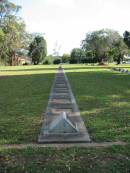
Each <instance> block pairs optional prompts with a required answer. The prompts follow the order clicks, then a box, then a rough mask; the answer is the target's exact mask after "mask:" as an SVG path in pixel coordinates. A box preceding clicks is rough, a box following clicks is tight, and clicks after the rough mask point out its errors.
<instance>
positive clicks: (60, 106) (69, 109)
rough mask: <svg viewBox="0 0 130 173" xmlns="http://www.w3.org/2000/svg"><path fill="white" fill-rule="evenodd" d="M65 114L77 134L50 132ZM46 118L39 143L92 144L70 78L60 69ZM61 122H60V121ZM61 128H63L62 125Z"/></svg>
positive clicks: (53, 86) (60, 131)
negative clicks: (51, 127) (52, 126)
mask: <svg viewBox="0 0 130 173" xmlns="http://www.w3.org/2000/svg"><path fill="white" fill-rule="evenodd" d="M63 112H65V113H66V115H67V119H68V120H67V121H70V124H71V123H72V124H73V125H74V126H75V127H76V129H78V131H77V133H71V132H69V130H68V129H66V130H64V131H66V132H63V131H62V130H59V132H58V131H56V133H55V132H53V133H52V132H51V133H50V132H49V128H50V126H51V125H52V124H54V123H53V122H55V121H56V120H57V121H58V118H59V117H60V115H61V113H63ZM43 116H44V121H43V125H42V128H41V132H40V134H39V137H38V142H39V143H73V142H74V143H76V142H90V137H89V134H88V132H87V129H86V127H85V125H84V122H83V120H82V118H81V116H80V112H79V109H78V107H77V104H76V101H75V98H74V95H73V93H72V90H71V87H70V84H69V81H68V78H67V76H66V74H65V73H64V70H63V69H62V68H59V69H58V72H57V74H56V76H55V79H54V82H53V85H52V89H51V93H50V97H49V102H48V107H47V110H46V113H45V115H43ZM59 122H60V121H59ZM59 127H62V126H61V124H60V125H59Z"/></svg>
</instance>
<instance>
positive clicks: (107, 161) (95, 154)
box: [0, 146, 130, 173]
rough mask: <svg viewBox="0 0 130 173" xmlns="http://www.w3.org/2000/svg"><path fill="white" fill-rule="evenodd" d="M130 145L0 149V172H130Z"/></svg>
mask: <svg viewBox="0 0 130 173" xmlns="http://www.w3.org/2000/svg"><path fill="white" fill-rule="evenodd" d="M129 151H130V146H124V147H123V146H122V147H121V146H116V147H115V146H113V147H109V148H95V149H92V148H91V149H86V148H67V149H58V148H35V149H34V148H27V149H12V150H11V149H10V150H1V151H0V173H5V172H7V173H68V172H70V173H81V172H82V173H129V172H130V152H129Z"/></svg>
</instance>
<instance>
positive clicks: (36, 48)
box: [29, 36, 47, 65]
mask: <svg viewBox="0 0 130 173" xmlns="http://www.w3.org/2000/svg"><path fill="white" fill-rule="evenodd" d="M46 55H47V44H46V40H45V39H44V37H43V36H36V37H35V38H34V40H33V41H32V43H31V44H30V45H29V56H30V57H31V58H32V62H33V63H34V64H35V65H37V64H39V63H40V62H42V61H43V60H44V58H45V57H46Z"/></svg>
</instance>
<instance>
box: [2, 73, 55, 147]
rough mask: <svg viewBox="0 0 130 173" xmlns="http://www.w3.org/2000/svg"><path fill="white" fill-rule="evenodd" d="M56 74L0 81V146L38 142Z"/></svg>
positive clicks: (10, 78) (25, 76)
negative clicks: (43, 114)
mask: <svg viewBox="0 0 130 173" xmlns="http://www.w3.org/2000/svg"><path fill="white" fill-rule="evenodd" d="M53 79H54V73H49V74H32V75H21V76H11V77H7V78H6V77H4V78H1V79H0V144H4V143H6V144H8V143H26V142H27V143H29V142H36V140H37V136H38V133H39V129H40V126H41V119H42V113H43V112H45V110H46V106H47V103H48V97H49V93H50V89H51V85H52V81H53Z"/></svg>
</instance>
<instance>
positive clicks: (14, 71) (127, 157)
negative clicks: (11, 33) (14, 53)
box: [0, 65, 130, 173]
mask: <svg viewBox="0 0 130 173" xmlns="http://www.w3.org/2000/svg"><path fill="white" fill-rule="evenodd" d="M111 66H112V65H111ZM111 66H110V67H111ZM64 67H65V70H66V72H67V75H68V77H69V80H70V83H71V86H72V89H73V92H74V95H75V96H76V100H77V103H78V105H79V108H80V111H81V115H82V117H83V119H84V122H85V125H86V126H87V128H88V130H89V133H90V137H91V139H92V140H93V141H99V142H102V141H118V140H122V141H129V142H130V109H129V108H130V76H129V75H126V74H122V73H118V72H113V71H111V70H110V69H109V67H107V66H106V67H99V66H91V65H89V66H86V65H64ZM56 68H57V66H23V67H22V66H19V67H0V76H1V77H0V144H14V143H30V142H36V140H37V136H38V133H39V129H40V127H41V120H42V112H45V110H46V106H47V102H48V96H49V93H50V88H51V85H52V81H53V79H54V74H55V70H56ZM5 172H7V173H61V172H62V173H68V172H70V173H73V172H74V173H81V172H82V173H129V172H130V145H127V146H113V147H108V148H103V147H101V148H77V147H72V148H66V149H62V148H49V147H48V148H31V147H30V148H27V149H8V150H7V149H0V173H5Z"/></svg>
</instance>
